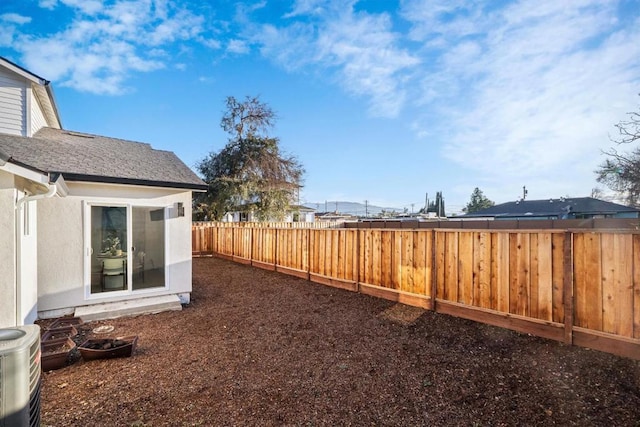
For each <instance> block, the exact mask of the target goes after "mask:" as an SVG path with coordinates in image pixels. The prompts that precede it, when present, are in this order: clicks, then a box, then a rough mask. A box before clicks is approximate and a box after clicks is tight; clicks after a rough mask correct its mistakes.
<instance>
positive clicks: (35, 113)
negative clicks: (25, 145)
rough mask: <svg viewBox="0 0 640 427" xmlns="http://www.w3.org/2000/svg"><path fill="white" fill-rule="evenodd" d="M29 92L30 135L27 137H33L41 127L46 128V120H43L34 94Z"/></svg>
mask: <svg viewBox="0 0 640 427" xmlns="http://www.w3.org/2000/svg"><path fill="white" fill-rule="evenodd" d="M30 92H31V133H30V134H29V135H28V136H33V134H35V133H36V132H38V131H39V130H40V129H42V128H43V127H45V126H47V119H45V118H44V114H43V112H42V108H41V106H40V103H39V102H38V100H37V99H36V97H35V95H34V92H33V91H30Z"/></svg>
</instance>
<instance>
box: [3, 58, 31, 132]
mask: <svg viewBox="0 0 640 427" xmlns="http://www.w3.org/2000/svg"><path fill="white" fill-rule="evenodd" d="M26 94H27V82H26V81H25V80H22V79H19V78H16V77H15V75H14V74H10V73H8V72H6V71H4V70H0V133H8V134H12V135H21V136H27V127H26V123H27V120H26V118H27V112H26V108H27V107H26V106H27V100H26Z"/></svg>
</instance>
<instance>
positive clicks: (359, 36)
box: [0, 0, 640, 212]
mask: <svg viewBox="0 0 640 427" xmlns="http://www.w3.org/2000/svg"><path fill="white" fill-rule="evenodd" d="M0 25H1V26H2V31H1V32H0V55H1V56H4V57H6V58H8V59H10V60H12V61H14V62H16V63H18V64H20V65H22V66H23V67H25V68H27V69H29V70H30V71H32V72H34V73H36V74H38V75H40V76H41V77H43V78H45V79H48V80H50V81H52V83H53V86H54V91H55V95H56V100H57V103H58V107H59V109H60V113H61V116H62V121H63V126H64V127H65V128H66V129H71V130H76V131H82V132H88V133H95V134H101V135H106V136H112V137H119V138H124V139H130V140H135V141H143V142H148V143H150V144H152V145H153V146H154V147H155V148H158V149H165V150H171V151H174V152H175V153H176V154H177V155H178V156H179V157H180V158H181V159H182V160H184V161H185V163H187V164H188V165H189V166H191V167H192V168H195V165H196V163H197V162H198V161H199V160H201V159H202V158H204V157H205V156H206V155H207V154H208V153H209V152H211V151H214V150H219V149H220V148H222V147H223V145H224V144H225V143H226V141H227V135H226V134H225V133H224V132H223V131H222V130H221V129H220V126H219V123H220V118H221V115H222V112H223V109H224V99H225V98H226V97H227V96H230V95H231V96H235V97H237V98H244V97H245V96H246V95H250V96H254V95H259V96H260V98H261V100H262V101H264V102H266V103H268V104H269V105H270V106H271V107H272V108H273V109H274V110H275V111H276V112H277V114H278V116H279V120H278V122H277V125H276V127H275V128H274V129H273V132H272V134H273V136H277V137H279V138H280V140H281V145H282V147H283V148H284V149H285V150H286V151H287V152H289V153H292V154H295V155H296V156H297V157H298V158H299V159H300V161H301V162H302V163H303V164H304V166H305V169H306V177H305V188H304V189H303V191H302V193H301V201H303V202H311V203H315V202H321V203H323V202H324V201H325V200H329V201H333V200H343V201H355V202H363V201H364V200H368V201H369V203H371V204H375V205H379V206H389V207H398V208H403V207H407V208H409V209H411V205H412V204H413V205H414V208H415V210H417V209H418V208H419V207H420V206H422V205H423V204H424V199H425V193H429V196H430V198H433V197H434V196H435V193H436V191H442V192H443V194H444V198H445V201H446V206H447V211H448V212H457V211H459V210H460V209H461V208H462V207H463V206H464V205H465V204H466V203H467V202H468V200H469V197H470V195H471V192H472V191H473V189H474V187H480V188H481V189H482V190H483V192H484V193H485V195H486V196H487V197H489V198H490V199H492V200H494V201H496V202H498V203H500V202H506V201H512V200H515V199H516V198H518V197H519V196H520V195H521V194H522V187H523V186H524V185H526V186H527V189H528V191H529V193H528V198H529V199H545V198H551V197H554V198H555V197H560V196H571V197H581V196H589V195H590V194H591V190H592V189H593V188H594V187H596V186H597V183H596V182H595V174H594V173H593V171H594V170H595V169H596V168H597V166H598V165H599V164H600V163H601V162H602V161H603V159H604V157H603V155H602V154H601V151H602V150H603V149H607V148H609V147H611V146H612V143H611V142H610V136H615V132H616V129H615V128H614V125H615V124H616V123H618V122H619V121H620V120H623V119H625V118H626V113H628V112H630V111H638V107H639V105H640V97H639V96H638V94H639V93H640V0H623V1H614V0H611V1H607V0H593V1H590V0H571V1H569V0H567V1H558V0H539V1H531V0H526V1H493V0H468V1H462V0H395V1H394V0H362V1H354V0H334V1H322V0H298V1H284V0H283V1H243V2H236V1H225V0H219V1H210V2H202V1H198V0H173V1H167V0H157V1H154V0H141V1H129V0H104V1H103V0H3V1H2V2H0Z"/></svg>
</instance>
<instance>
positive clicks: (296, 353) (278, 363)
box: [42, 258, 640, 426]
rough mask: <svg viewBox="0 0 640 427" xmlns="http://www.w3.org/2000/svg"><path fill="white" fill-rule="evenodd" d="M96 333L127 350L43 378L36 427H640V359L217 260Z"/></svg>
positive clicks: (201, 262)
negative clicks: (175, 291) (126, 338)
mask: <svg viewBox="0 0 640 427" xmlns="http://www.w3.org/2000/svg"><path fill="white" fill-rule="evenodd" d="M99 325H112V326H114V327H115V330H114V331H113V334H115V335H114V336H116V335H138V336H139V341H138V347H137V349H136V352H135V354H134V356H133V357H131V358H122V359H111V360H96V361H91V362H85V361H83V360H78V361H77V362H76V363H74V364H72V365H71V366H68V367H65V368H63V369H60V370H57V371H51V372H48V373H45V374H44V375H43V377H44V385H43V390H42V399H43V400H42V425H44V426H98V425H109V426H217V425H220V426H232V425H250V426H280V425H292V426H307V425H309V426H312V425H332V426H333V425H341V426H343V425H358V426H359V425H376V426H418V425H429V426H436V425H463V426H476V425H482V426H502V425H562V426H565V425H580V426H593V425H612V426H613V425H615V426H638V425H640V362H637V361H632V360H629V359H624V358H620V357H616V356H612V355H609V354H605V353H601V352H598V351H593V350H586V349H582V348H578V347H568V346H565V345H563V344H560V343H557V342H554V341H549V340H545V339H540V338H536V337H531V336H528V335H523V334H518V333H515V332H511V331H508V330H504V329H500V328H496V327H491V326H486V325H482V324H478V323H474V322H471V321H467V320H462V319H457V318H453V317H449V316H446V315H441V314H436V313H432V312H424V311H422V310H419V309H415V308H411V307H406V306H401V305H396V304H395V303H393V302H390V301H386V300H381V299H376V298H373V297H369V296H365V295H360V294H356V293H351V292H348V291H343V290H338V289H334V288H330V287H325V286H322V285H318V284H314V283H310V282H307V281H304V280H301V279H297V278H293V277H290V276H285V275H281V274H278V273H273V272H268V271H264V270H260V269H255V268H251V267H247V266H242V265H238V264H234V263H232V262H229V261H224V260H220V259H215V258H201V259H194V283H193V295H192V303H191V304H190V305H189V306H187V307H185V308H184V310H183V311H181V312H170V313H161V314H157V315H148V316H138V317H129V318H121V319H115V320H109V321H101V322H94V323H92V324H85V325H84V326H83V327H82V328H81V332H82V333H83V334H85V335H87V334H88V335H91V332H90V331H91V329H92V328H95V327H96V326H99Z"/></svg>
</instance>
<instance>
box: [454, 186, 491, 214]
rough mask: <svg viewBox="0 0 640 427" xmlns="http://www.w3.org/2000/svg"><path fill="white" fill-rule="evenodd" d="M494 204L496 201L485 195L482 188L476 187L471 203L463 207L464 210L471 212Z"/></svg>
mask: <svg viewBox="0 0 640 427" xmlns="http://www.w3.org/2000/svg"><path fill="white" fill-rule="evenodd" d="M494 205H495V203H494V202H493V201H492V200H489V199H488V198H487V197H485V195H484V193H483V192H482V190H480V189H479V188H478V187H476V188H474V190H473V193H471V199H470V200H469V203H467V206H465V207H464V208H462V212H464V213H468V214H470V213H474V212H478V211H481V210H483V209H487V208H490V207H491V206H494Z"/></svg>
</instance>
